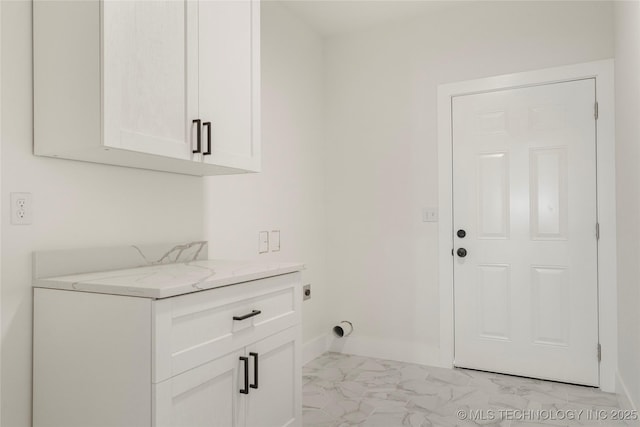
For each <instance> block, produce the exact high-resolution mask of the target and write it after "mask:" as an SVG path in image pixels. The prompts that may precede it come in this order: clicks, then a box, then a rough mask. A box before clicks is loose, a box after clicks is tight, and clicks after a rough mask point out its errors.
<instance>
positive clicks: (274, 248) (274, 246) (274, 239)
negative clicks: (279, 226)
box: [269, 230, 280, 252]
mask: <svg viewBox="0 0 640 427" xmlns="http://www.w3.org/2000/svg"><path fill="white" fill-rule="evenodd" d="M269 246H271V252H278V251H280V230H272V231H271V236H270V237H269Z"/></svg>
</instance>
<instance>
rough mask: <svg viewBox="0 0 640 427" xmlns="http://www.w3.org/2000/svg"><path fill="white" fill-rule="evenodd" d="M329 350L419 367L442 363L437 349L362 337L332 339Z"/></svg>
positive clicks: (416, 344)
mask: <svg viewBox="0 0 640 427" xmlns="http://www.w3.org/2000/svg"><path fill="white" fill-rule="evenodd" d="M329 350H330V351H335V352H338V353H345V354H354V355H357V356H366V357H374V358H377V359H386V360H395V361H398V362H407V363H416V364H419V365H429V366H439V362H440V350H439V349H438V348H437V347H432V346H429V345H427V344H423V343H417V342H411V341H396V340H385V339H379V338H371V337H362V336H349V337H346V338H336V337H331V338H330V343H329Z"/></svg>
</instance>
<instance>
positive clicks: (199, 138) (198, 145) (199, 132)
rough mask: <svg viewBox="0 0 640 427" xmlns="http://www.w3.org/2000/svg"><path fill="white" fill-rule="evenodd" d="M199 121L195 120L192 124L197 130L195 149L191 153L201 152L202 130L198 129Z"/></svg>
mask: <svg viewBox="0 0 640 427" xmlns="http://www.w3.org/2000/svg"><path fill="white" fill-rule="evenodd" d="M200 123H201V120H200V119H195V120H194V121H193V122H192V124H195V125H197V126H198V130H197V132H196V149H195V150H193V153H194V154H196V153H199V152H200V151H202V130H201V129H200V128H201V126H200Z"/></svg>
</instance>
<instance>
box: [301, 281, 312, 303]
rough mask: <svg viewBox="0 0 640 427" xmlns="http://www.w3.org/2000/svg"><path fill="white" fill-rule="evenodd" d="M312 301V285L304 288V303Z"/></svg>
mask: <svg viewBox="0 0 640 427" xmlns="http://www.w3.org/2000/svg"><path fill="white" fill-rule="evenodd" d="M308 299H311V285H310V284H309V285H304V286H303V287H302V301H306V300H308Z"/></svg>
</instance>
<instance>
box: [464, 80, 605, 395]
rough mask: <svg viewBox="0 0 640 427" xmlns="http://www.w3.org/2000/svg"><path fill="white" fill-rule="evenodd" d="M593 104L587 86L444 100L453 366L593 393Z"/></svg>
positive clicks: (590, 86)
mask: <svg viewBox="0 0 640 427" xmlns="http://www.w3.org/2000/svg"><path fill="white" fill-rule="evenodd" d="M594 104H595V81H594V80H593V79H585V80H579V81H572V82H565V83H556V84H548V85H543V86H536V87H527V88H519V89H511V90H501V91H496V92H490V93H482V94H474V95H466V96H459V97H455V98H454V100H453V163H454V165H453V171H454V176H453V203H454V205H453V211H454V218H453V224H454V230H453V234H454V235H453V239H454V254H453V256H454V257H455V261H454V287H455V291H454V293H455V365H456V366H458V367H466V368H473V369H481V370H487V371H495V372H503V373H509V374H516V375H522V376H528V377H536V378H545V379H551V380H557V381H565V382H571V383H579V384H587V385H598V382H599V378H598V358H597V345H598V300H597V294H598V286H597V239H596V222H597V217H596V145H595V144H596V140H595V135H596V133H595V124H596V122H595V117H594ZM460 230H464V233H463V232H462V231H460ZM464 251H466V255H465V253H464Z"/></svg>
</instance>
